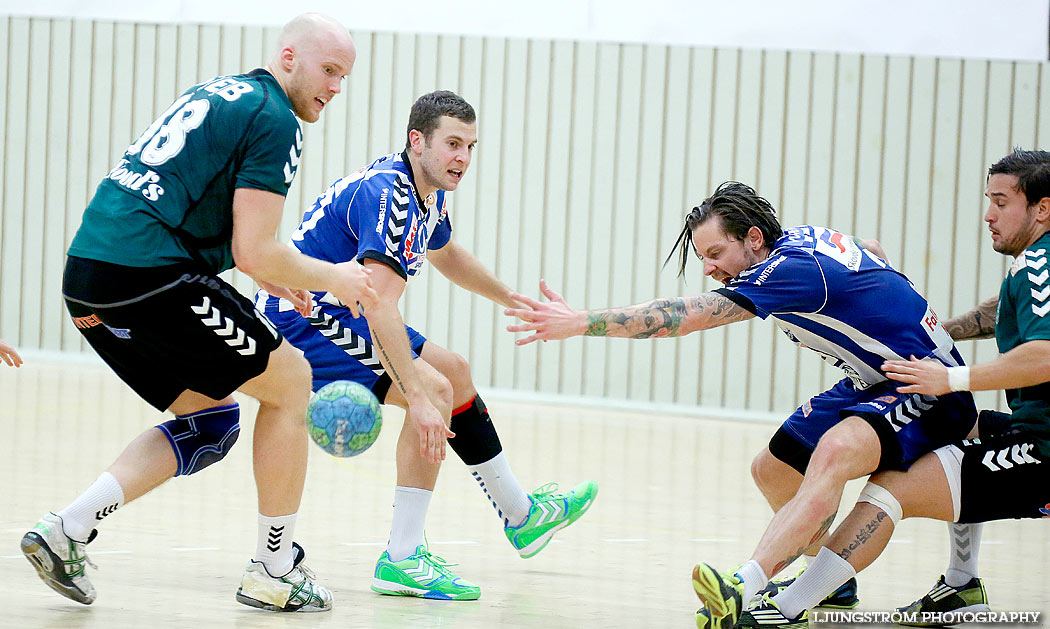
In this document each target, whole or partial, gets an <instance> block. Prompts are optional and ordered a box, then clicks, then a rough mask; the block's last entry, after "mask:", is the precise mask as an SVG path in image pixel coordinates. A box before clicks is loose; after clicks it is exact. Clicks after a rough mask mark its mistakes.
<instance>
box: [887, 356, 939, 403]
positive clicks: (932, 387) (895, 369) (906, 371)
mask: <svg viewBox="0 0 1050 629" xmlns="http://www.w3.org/2000/svg"><path fill="white" fill-rule="evenodd" d="M882 370H883V371H884V372H886V377H888V378H890V379H891V380H896V381H897V382H903V383H905V384H906V385H907V386H903V387H897V390H898V391H900V392H901V393H923V394H926V395H944V394H945V393H948V392H949V391H951V389H950V388H949V387H948V368H947V367H945V366H944V365H943V364H941V363H940V362H939V361H936V360H932V359H929V360H919V359H918V358H915V357H914V356H912V357H911V360H887V361H886V362H884V363H882Z"/></svg>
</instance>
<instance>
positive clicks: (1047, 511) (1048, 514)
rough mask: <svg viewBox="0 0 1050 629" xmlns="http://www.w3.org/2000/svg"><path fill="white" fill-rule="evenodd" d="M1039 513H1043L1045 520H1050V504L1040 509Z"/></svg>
mask: <svg viewBox="0 0 1050 629" xmlns="http://www.w3.org/2000/svg"><path fill="white" fill-rule="evenodd" d="M1039 513H1042V514H1043V517H1044V518H1050V503H1048V504H1047V505H1046V506H1045V507H1039Z"/></svg>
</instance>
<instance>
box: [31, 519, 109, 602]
mask: <svg viewBox="0 0 1050 629" xmlns="http://www.w3.org/2000/svg"><path fill="white" fill-rule="evenodd" d="M95 534H96V531H91V537H89V538H88V541H87V542H78V541H76V540H72V539H70V538H69V537H68V536H67V535H66V533H65V531H64V530H63V529H62V518H60V517H58V516H57V515H55V514H54V513H48V514H46V515H44V517H42V518H40V521H39V522H37V523H36V526H34V527H33V528H32V530H30V531H29V532H28V533H26V534H25V535H24V536H22V554H24V555H25V556H26V559H28V560H29V563H31V564H33V567H34V568H36V573H37V574H38V575H40V578H41V579H43V581H44V583H46V584H47V586H48V587H49V588H51V589H52V590H54V591H56V592H58V593H59V594H61V595H62V596H65V597H66V598H68V599H72V600H74V601H76V602H78V603H83V604H85V605H90V604H91V603H92V602H94V600H95V588H94V587H93V586H92V585H91V582H90V581H88V578H87V576H86V575H85V574H84V569H85V568H86V567H87V566H91V567H92V568H95V567H96V566H95V564H93V563H91V560H90V559H88V557H87V553H85V552H84V546H85V545H86V544H87V543H88V542H90V541H91V540H93V539H95Z"/></svg>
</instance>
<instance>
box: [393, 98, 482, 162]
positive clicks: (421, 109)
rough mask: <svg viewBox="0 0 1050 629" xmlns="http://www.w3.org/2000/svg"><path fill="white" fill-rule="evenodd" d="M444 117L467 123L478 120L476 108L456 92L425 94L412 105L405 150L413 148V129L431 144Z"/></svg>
mask: <svg viewBox="0 0 1050 629" xmlns="http://www.w3.org/2000/svg"><path fill="white" fill-rule="evenodd" d="M442 116H451V117H453V118H458V119H459V120H462V121H463V122H466V123H471V122H474V121H475V120H477V116H476V115H475V113H474V108H473V107H471V106H470V103H468V102H467V101H465V100H463V97H461V96H460V95H459V94H456V93H455V92H450V91H448V90H438V91H436V92H431V93H429V94H423V95H422V96H420V97H419V98H417V99H416V102H415V103H414V104H413V105H412V113H410V114H409V115H408V131H407V133H406V134H405V148H406V149H407V148H411V146H412V140H411V134H412V130H413V129H415V130H417V131H419V132H420V133H422V134H423V137H424V138H425V139H426V141H427V143H428V144H429V143H430V134H431V133H433V132H434V129H437V128H438V125H440V124H441V117H442Z"/></svg>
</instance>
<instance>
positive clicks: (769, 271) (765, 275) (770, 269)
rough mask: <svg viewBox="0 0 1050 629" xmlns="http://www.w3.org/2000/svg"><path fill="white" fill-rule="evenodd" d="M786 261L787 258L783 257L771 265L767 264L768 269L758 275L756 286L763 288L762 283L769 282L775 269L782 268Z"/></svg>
mask: <svg viewBox="0 0 1050 629" xmlns="http://www.w3.org/2000/svg"><path fill="white" fill-rule="evenodd" d="M785 259H786V258H785V257H784V256H782V255H781V256H779V257H777V258H776V259H775V260H773V261H772V262H770V263H769V264H767V265H766V268H764V269H762V272H761V273H759V274H758V277H757V278H755V286H761V285H762V282H764V281H766V280H768V279H769V276H770V275H771V274H772V273H773V269H775V268H777V267H778V266H780V263H781V262H783V261H784V260H785Z"/></svg>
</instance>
